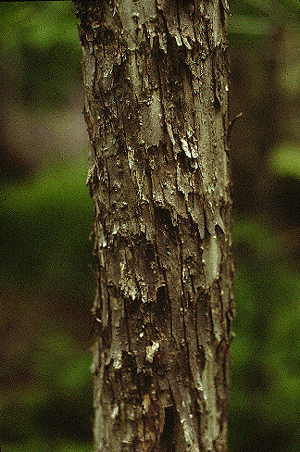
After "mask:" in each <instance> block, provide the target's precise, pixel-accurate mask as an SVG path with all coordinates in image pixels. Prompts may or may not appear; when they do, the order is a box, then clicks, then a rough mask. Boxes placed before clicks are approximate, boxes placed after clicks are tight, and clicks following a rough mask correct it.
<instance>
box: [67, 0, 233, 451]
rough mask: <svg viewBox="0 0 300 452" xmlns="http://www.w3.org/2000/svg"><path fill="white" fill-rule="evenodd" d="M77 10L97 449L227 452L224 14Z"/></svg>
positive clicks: (178, 8) (111, 4) (212, 5)
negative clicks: (93, 289)
mask: <svg viewBox="0 0 300 452" xmlns="http://www.w3.org/2000/svg"><path fill="white" fill-rule="evenodd" d="M76 3H77V7H78V15H79V17H80V20H81V22H80V27H79V31H80V38H81V43H82V47H83V73H84V84H85V93H86V98H85V118H86V122H87V126H88V131H89V137H90V170H89V175H88V184H89V186H90V190H91V196H92V199H93V203H94V212H95V223H94V235H95V249H94V252H95V256H96V261H97V267H98V289H97V295H96V299H95V303H94V307H93V313H94V315H95V317H96V319H97V321H98V324H99V334H98V337H97V340H96V344H95V349H94V356H93V365H92V371H93V376H94V408H95V420H94V439H95V448H96V450H97V451H99V452H100V451H101V452H104V451H105V452H108V451H109V452H121V451H122V452H125V451H145V452H150V451H153V452H154V451H157V452H171V451H176V452H184V451H192V452H198V451H218V452H219V451H226V450H227V446H226V434H227V405H228V383H229V382H228V379H229V377H228V367H229V344H230V337H231V320H232V315H233V303H232V263H231V256H230V206H231V201H230V181H229V172H228V156H227V142H226V137H227V101H228V79H227V75H228V74H227V72H228V70H227V69H228V67H227V66H228V63H227V40H226V39H227V38H226V27H225V18H224V14H225V11H224V6H223V4H222V3H221V2H219V1H217V0H205V1H180V0H177V1H176V0H119V1H113V0H111V1H109V0H102V1H77V2H76ZM226 3H227V2H226Z"/></svg>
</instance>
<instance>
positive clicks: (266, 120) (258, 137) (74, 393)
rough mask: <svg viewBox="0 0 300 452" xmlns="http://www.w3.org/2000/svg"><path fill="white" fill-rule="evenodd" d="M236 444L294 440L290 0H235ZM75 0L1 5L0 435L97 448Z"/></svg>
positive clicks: (298, 189)
mask: <svg viewBox="0 0 300 452" xmlns="http://www.w3.org/2000/svg"><path fill="white" fill-rule="evenodd" d="M230 6H231V14H232V16H231V17H230V18H229V39H230V54H231V107H230V116H231V119H233V118H234V117H235V116H236V115H238V114H239V113H240V112H243V116H242V117H241V118H240V119H238V120H237V121H236V123H235V124H234V127H233V131H232V135H231V159H232V173H233V182H234V202H235V207H234V253H235V261H236V280H235V300H236V305H237V318H236V321H235V332H236V337H235V339H234V341H233V365H232V390H231V409H230V450H231V452H246V451H248V450H250V449H251V450H252V451H256V452H265V451H268V452H294V451H295V452H296V451H299V426H298V413H299V412H300V330H299V325H300V253H299V248H300V241H299V238H300V124H299V118H300V115H299V113H300V2H299V1H298V0H281V1H272V0H247V1H246V0H244V1H243V0H239V1H238V0H231V2H230ZM80 61H81V49H80V44H79V39H78V36H77V27H76V18H75V9H74V6H73V3H72V2H68V1H61V2H52V1H48V2H36V1H35V2H14V3H10V2H5V3H1V4H0V79H1V84H0V109H1V115H0V134H1V140H0V147H1V150H0V159H1V165H0V177H1V219H2V228H1V257H2V266H1V304H0V309H1V317H0V322H1V342H0V350H1V357H0V359H1V368H0V372H1V375H0V386H1V389H0V391H1V394H0V404H1V442H2V446H3V450H4V451H5V452H12V451H15V450H18V451H22V452H23V451H24V452H25V451H26V452H27V451H30V452H35V451H41V452H44V451H51V452H52V451H58V452H91V451H92V438H91V427H92V387H91V378H90V373H89V366H90V351H89V347H90V345H91V343H92V338H91V335H92V320H91V316H90V307H91V304H92V301H93V297H94V290H95V278H94V274H93V270H92V268H93V260H92V253H91V251H92V244H91V243H90V242H89V234H90V231H91V227H92V204H91V201H90V199H89V193H88V189H87V188H86V187H85V180H86V174H87V167H88V163H87V134H86V127H85V125H84V121H83V118H82V107H83V86H82V85H83V82H82V77H81V64H80Z"/></svg>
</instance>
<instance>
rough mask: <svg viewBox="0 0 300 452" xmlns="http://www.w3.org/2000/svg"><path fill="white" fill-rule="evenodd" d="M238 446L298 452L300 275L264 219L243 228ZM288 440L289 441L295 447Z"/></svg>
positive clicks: (239, 234) (238, 287)
mask: <svg viewBox="0 0 300 452" xmlns="http://www.w3.org/2000/svg"><path fill="white" fill-rule="evenodd" d="M234 232H235V234H234V242H235V247H236V253H235V254H236V275H235V300H236V305H237V313H238V314H237V319H236V322H235V332H236V337H235V339H234V341H233V348H232V352H233V368H232V381H233V383H232V391H231V415H230V421H231V431H230V443H231V451H232V452H235V451H241V450H256V451H259V450H266V449H267V450H270V451H274V452H275V451H276V452H282V451H285V450H295V451H296V450H297V447H298V421H297V417H298V415H297V413H298V412H299V410H300V398H299V394H300V370H299V369H300V360H299V356H300V353H299V352H300V345H299V344H300V331H299V327H298V325H299V322H300V303H299V301H300V300H299V293H300V282H299V281H300V274H299V270H298V269H297V268H293V267H292V266H291V262H290V259H289V255H288V253H286V252H285V251H284V249H283V247H282V245H281V241H280V240H281V237H280V235H276V234H274V233H273V234H272V233H271V232H270V231H269V230H268V228H267V227H264V226H263V221H262V219H259V218H253V219H251V220H244V221H243V222H240V223H237V224H236V225H235V231H234ZM287 444H288V446H287Z"/></svg>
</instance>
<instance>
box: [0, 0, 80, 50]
mask: <svg viewBox="0 0 300 452" xmlns="http://www.w3.org/2000/svg"><path fill="white" fill-rule="evenodd" d="M75 20H76V18H75V5H74V3H73V2H71V1H48V2H44V1H27V2H22V3H21V2H6V3H1V4H0V40H1V42H2V44H3V45H4V46H5V47H6V48H9V49H15V48H21V47H24V46H25V47H30V48H33V49H36V50H38V51H40V50H41V49H50V48H51V47H53V46H55V45H68V46H69V49H70V48H72V47H74V46H77V45H78V43H77V40H78V36H77V28H76V26H74V25H75Z"/></svg>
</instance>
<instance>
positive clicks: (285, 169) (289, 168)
mask: <svg viewBox="0 0 300 452" xmlns="http://www.w3.org/2000/svg"><path fill="white" fill-rule="evenodd" d="M270 167H271V170H272V171H273V172H274V173H275V174H277V175H279V176H292V177H297V178H299V177H300V145H299V143H298V142H295V143H282V144H281V145H280V146H278V147H277V148H276V149H275V150H274V151H273V152H272V154H271V156H270Z"/></svg>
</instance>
